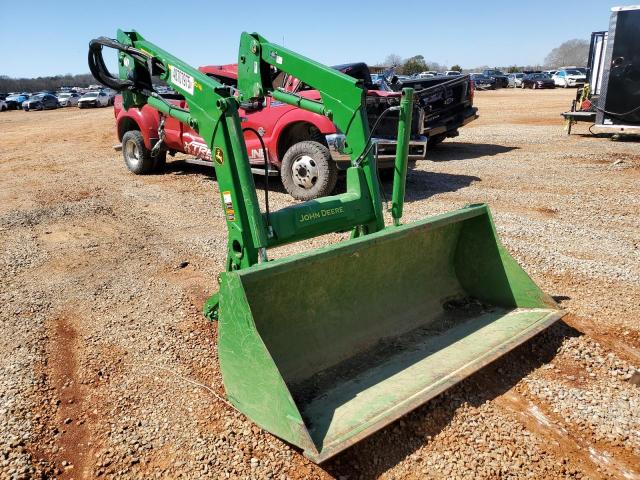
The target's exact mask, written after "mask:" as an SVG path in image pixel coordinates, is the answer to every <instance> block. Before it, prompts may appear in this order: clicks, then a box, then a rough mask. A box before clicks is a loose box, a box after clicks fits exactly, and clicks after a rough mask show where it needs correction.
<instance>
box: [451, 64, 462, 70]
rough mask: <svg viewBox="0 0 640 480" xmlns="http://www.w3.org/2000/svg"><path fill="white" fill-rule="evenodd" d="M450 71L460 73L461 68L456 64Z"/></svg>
mask: <svg viewBox="0 0 640 480" xmlns="http://www.w3.org/2000/svg"><path fill="white" fill-rule="evenodd" d="M451 70H453V71H456V72H461V71H462V67H461V66H460V65H458V64H457V63H456V64H455V65H453V66H452V67H451Z"/></svg>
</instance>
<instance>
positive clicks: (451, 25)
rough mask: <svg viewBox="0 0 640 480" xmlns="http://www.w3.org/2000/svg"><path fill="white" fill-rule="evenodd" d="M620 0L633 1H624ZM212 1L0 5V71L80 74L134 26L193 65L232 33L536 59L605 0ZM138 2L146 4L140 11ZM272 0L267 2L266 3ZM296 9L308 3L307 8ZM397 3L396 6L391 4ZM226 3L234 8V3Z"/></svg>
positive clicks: (463, 61)
mask: <svg viewBox="0 0 640 480" xmlns="http://www.w3.org/2000/svg"><path fill="white" fill-rule="evenodd" d="M627 3H629V4H630V3H634V2H632V1H631V0H628V2H627ZM377 4H378V2H377V1H375V0H369V1H368V2H362V6H361V5H360V4H359V3H358V2H350V1H349V0H342V1H334V0H324V1H317V0H316V1H314V2H301V1H299V0H298V1H296V2H289V1H285V0H282V1H279V2H278V1H276V2H264V1H263V2H250V1H245V2H234V1H229V0H227V1H225V2H214V1H195V0H193V1H192V0H172V1H166V0H153V1H151V2H147V1H142V0H138V1H136V0H128V1H121V0H110V1H108V2H95V6H93V5H94V2H87V1H86V0H84V1H64V0H60V1H53V0H52V1H48V0H40V1H27V2H25V4H23V5H21V6H20V7H12V8H7V7H6V6H5V7H3V8H2V9H1V10H0V25H2V26H1V28H0V75H9V76H12V77H34V76H40V75H42V76H45V75H54V74H62V73H86V72H88V70H89V69H88V67H87V44H88V42H89V40H90V39H91V38H94V37H97V36H101V35H105V36H110V37H114V36H115V32H116V29H117V28H123V29H135V30H138V31H139V32H140V33H141V34H142V35H144V36H145V37H146V38H147V39H148V40H151V41H153V42H155V43H156V44H158V45H159V46H160V47H162V48H164V49H165V50H168V51H169V52H171V53H173V54H174V55H176V56H177V57H179V58H182V59H183V60H185V61H187V62H189V63H190V64H192V65H194V66H198V65H203V64H216V63H230V62H234V61H235V58H236V55H237V49H238V40H239V37H240V33H241V32H242V31H243V30H247V31H257V32H259V33H261V34H262V35H264V36H265V37H266V38H268V39H269V40H271V41H273V42H276V43H282V42H283V41H284V44H285V46H287V47H288V48H291V49H293V50H295V51H297V52H299V53H302V54H304V55H306V56H308V57H311V58H313V59H315V60H318V61H320V62H322V63H326V64H330V65H331V64H338V63H345V62H349V61H359V60H363V61H366V62H368V63H375V62H379V61H382V60H384V58H385V57H386V56H387V55H388V54H390V53H397V54H399V55H400V56H402V57H409V56H413V55H417V54H422V55H424V56H425V58H426V59H427V60H430V61H436V62H438V63H442V64H447V65H449V66H450V65H452V64H454V63H458V64H460V65H462V66H463V67H464V68H471V67H475V66H478V65H511V64H520V65H522V64H538V63H541V62H542V61H543V60H544V57H545V56H546V55H547V53H548V52H549V51H550V50H551V49H552V48H554V47H556V46H558V45H559V44H560V43H562V42H563V41H565V40H569V39H571V38H584V39H588V38H589V35H590V33H591V32H592V31H595V30H606V29H607V27H608V24H609V14H610V8H611V7H612V6H615V5H621V4H624V3H619V2H612V1H610V0H555V1H546V0H536V1H533V2H531V1H520V0H502V1H499V2H495V1H491V0H488V1H481V0H480V1H478V0H475V1H469V2H468V1H452V0H445V1H437V2H435V1H427V0H422V1H396V2H393V1H389V0H386V1H384V2H379V4H380V6H377ZM141 5H149V7H145V8H143V7H142V6H141ZM269 5H272V6H271V7H268V6H269ZM305 5H314V6H315V7H314V8H310V7H307V6H305ZM393 5H397V8H391V7H390V6H393ZM233 7H235V8H233Z"/></svg>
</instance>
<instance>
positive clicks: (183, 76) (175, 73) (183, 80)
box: [169, 65, 193, 95]
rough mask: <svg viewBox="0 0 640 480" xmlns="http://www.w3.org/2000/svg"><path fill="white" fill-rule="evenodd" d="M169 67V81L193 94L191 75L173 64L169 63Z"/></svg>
mask: <svg viewBox="0 0 640 480" xmlns="http://www.w3.org/2000/svg"><path fill="white" fill-rule="evenodd" d="M169 69H170V70H171V83H173V84H174V85H175V86H176V87H179V88H181V89H182V90H184V91H185V92H187V93H188V94H190V95H193V77H192V76H191V75H189V74H188V73H186V72H183V71H182V70H180V69H179V68H178V67H176V66H174V65H169Z"/></svg>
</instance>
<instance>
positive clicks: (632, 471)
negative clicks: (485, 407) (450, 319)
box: [495, 390, 640, 480]
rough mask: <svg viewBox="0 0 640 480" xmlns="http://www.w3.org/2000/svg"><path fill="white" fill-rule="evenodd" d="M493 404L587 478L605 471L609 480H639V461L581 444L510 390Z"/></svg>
mask: <svg viewBox="0 0 640 480" xmlns="http://www.w3.org/2000/svg"><path fill="white" fill-rule="evenodd" d="M495 403H496V404H497V405H498V406H499V407H501V408H502V409H504V410H506V411H508V412H510V413H511V414H513V415H514V416H515V417H516V418H517V419H518V420H519V421H520V422H521V423H522V424H523V425H524V426H525V427H526V428H527V429H528V430H529V431H531V432H533V433H534V434H535V435H537V436H538V437H539V438H540V439H542V440H543V441H544V445H545V447H546V448H547V449H549V450H553V451H554V452H555V453H556V455H557V457H558V458H567V457H568V458H570V459H571V462H572V463H574V464H576V465H579V466H580V468H581V470H582V471H583V472H584V473H586V474H587V475H589V477H591V478H602V477H603V472H606V474H608V475H609V476H611V477H613V478H619V479H625V480H640V469H638V465H640V459H638V458H637V457H635V456H634V455H631V454H629V453H628V452H624V451H622V450H620V449H616V450H617V451H616V452H615V455H612V454H611V453H609V452H607V451H606V450H604V449H603V448H600V447H599V446H598V445H595V444H593V443H587V444H585V443H584V441H583V440H581V439H578V438H576V437H575V435H574V434H573V433H572V432H571V431H570V427H569V426H568V425H567V424H565V423H564V422H562V421H561V420H560V419H558V418H554V417H555V415H553V414H551V413H548V412H545V410H546V409H544V408H543V407H542V408H541V407H540V406H538V405H536V404H535V403H533V402H531V401H530V400H528V399H527V398H525V397H523V396H522V395H520V394H519V393H517V392H515V391H513V390H510V391H508V392H506V393H504V394H503V395H501V396H499V397H497V398H496V399H495Z"/></svg>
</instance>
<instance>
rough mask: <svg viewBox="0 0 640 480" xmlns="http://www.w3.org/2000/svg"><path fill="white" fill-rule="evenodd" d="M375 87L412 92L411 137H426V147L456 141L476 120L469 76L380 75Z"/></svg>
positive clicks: (391, 122)
mask: <svg viewBox="0 0 640 480" xmlns="http://www.w3.org/2000/svg"><path fill="white" fill-rule="evenodd" d="M347 73H348V72H347ZM378 86H379V88H382V89H385V90H386V89H389V90H393V91H399V90H401V89H402V88H405V87H411V88H413V89H414V90H415V95H414V98H415V99H416V102H415V103H416V110H415V111H414V125H413V127H414V130H413V132H412V133H414V134H419V135H422V136H425V137H427V138H428V144H427V145H428V146H429V147H434V146H435V145H437V144H438V143H440V142H442V141H443V140H444V139H446V138H448V137H456V136H457V135H458V129H459V128H460V127H463V126H464V125H466V124H468V123H469V122H472V121H473V120H475V119H476V118H478V109H477V108H476V107H474V106H473V93H474V84H473V81H472V80H471V78H470V77H469V75H456V76H445V75H439V76H434V77H427V78H416V79H409V80H406V79H405V80H402V81H400V80H398V79H397V77H395V75H386V76H385V75H382V76H381V78H380V80H379V82H378ZM393 121H396V122H397V119H395V120H391V119H390V121H389V122H388V123H389V124H390V127H391V128H393V127H392V126H393V125H394V123H393ZM416 129H417V131H416ZM390 133H391V132H390Z"/></svg>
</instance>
